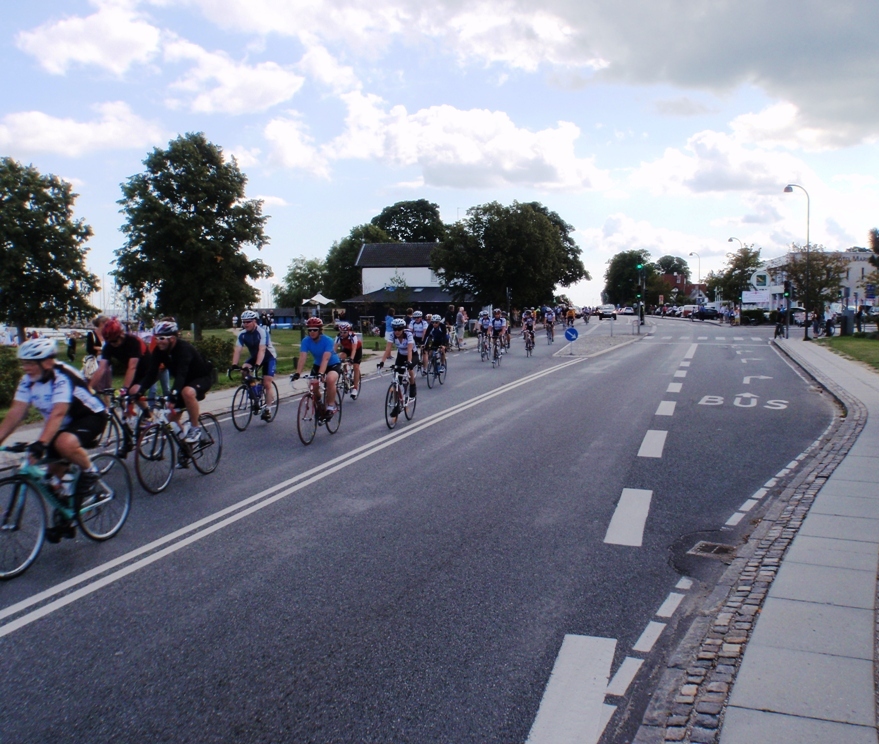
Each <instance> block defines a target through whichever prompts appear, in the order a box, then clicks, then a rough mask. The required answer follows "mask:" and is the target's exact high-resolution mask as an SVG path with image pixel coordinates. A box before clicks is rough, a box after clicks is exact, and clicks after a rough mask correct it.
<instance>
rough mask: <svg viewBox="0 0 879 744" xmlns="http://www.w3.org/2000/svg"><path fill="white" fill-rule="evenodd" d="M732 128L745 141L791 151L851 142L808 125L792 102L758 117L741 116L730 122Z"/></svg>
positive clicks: (768, 109) (809, 149) (771, 107)
mask: <svg viewBox="0 0 879 744" xmlns="http://www.w3.org/2000/svg"><path fill="white" fill-rule="evenodd" d="M730 128H731V129H732V131H733V134H734V135H735V136H736V138H737V139H739V140H740V141H742V142H752V143H754V144H757V145H760V146H761V147H784V148H787V149H789V150H800V149H802V150H807V151H816V150H826V149H830V148H835V147H837V146H839V145H840V144H843V143H844V141H845V139H847V137H846V136H845V135H843V137H842V141H840V134H841V133H840V132H839V131H833V130H828V129H821V128H817V127H810V126H807V125H805V124H804V123H803V117H802V116H801V114H800V111H799V109H798V108H797V107H796V106H795V105H794V104H792V103H778V104H775V105H773V106H769V107H768V108H765V109H763V111H760V112H758V113H756V114H755V113H748V114H742V115H741V116H737V117H736V118H735V119H733V120H732V122H730Z"/></svg>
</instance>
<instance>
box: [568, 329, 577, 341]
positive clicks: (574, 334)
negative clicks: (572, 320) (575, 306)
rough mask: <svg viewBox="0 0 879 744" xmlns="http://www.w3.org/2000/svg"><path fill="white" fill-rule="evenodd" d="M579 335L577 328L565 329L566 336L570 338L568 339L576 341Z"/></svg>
mask: <svg viewBox="0 0 879 744" xmlns="http://www.w3.org/2000/svg"><path fill="white" fill-rule="evenodd" d="M579 335H580V334H579V333H577V329H576V328H568V330H566V331H565V338H566V339H568V341H576V340H577V336H579Z"/></svg>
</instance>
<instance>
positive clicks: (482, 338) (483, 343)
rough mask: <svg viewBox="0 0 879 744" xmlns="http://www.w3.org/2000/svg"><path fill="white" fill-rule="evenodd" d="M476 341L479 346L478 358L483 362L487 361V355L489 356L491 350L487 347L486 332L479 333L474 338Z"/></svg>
mask: <svg viewBox="0 0 879 744" xmlns="http://www.w3.org/2000/svg"><path fill="white" fill-rule="evenodd" d="M476 343H477V345H478V347H479V358H480V359H481V360H482V361H483V362H487V361H488V359H489V357H490V356H491V350H490V349H489V343H488V336H487V334H485V333H480V334H479V336H478V337H477V339H476Z"/></svg>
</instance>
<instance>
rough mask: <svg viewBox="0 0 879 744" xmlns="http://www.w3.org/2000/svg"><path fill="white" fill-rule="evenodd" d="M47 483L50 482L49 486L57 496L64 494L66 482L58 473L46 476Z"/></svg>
mask: <svg viewBox="0 0 879 744" xmlns="http://www.w3.org/2000/svg"><path fill="white" fill-rule="evenodd" d="M46 483H48V484H49V488H51V489H52V493H54V494H55V495H56V496H64V484H63V483H62V482H61V479H60V478H59V477H58V476H57V475H50V476H49V477H48V478H46Z"/></svg>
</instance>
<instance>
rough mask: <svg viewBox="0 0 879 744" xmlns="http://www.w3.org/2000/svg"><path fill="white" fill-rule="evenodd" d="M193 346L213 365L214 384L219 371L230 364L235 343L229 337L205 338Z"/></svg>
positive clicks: (195, 342)
mask: <svg viewBox="0 0 879 744" xmlns="http://www.w3.org/2000/svg"><path fill="white" fill-rule="evenodd" d="M193 346H195V348H196V349H198V353H199V354H201V355H202V356H203V357H204V358H205V359H207V360H208V361H209V362H210V363H211V364H213V365H214V381H215V382H216V377H217V375H218V374H219V372H220V370H222V369H226V368H227V367H228V366H229V364H231V362H232V352H233V351H234V350H235V341H234V340H233V339H232V338H231V337H230V338H218V337H217V336H205V337H204V338H203V339H202V340H201V341H194V342H193Z"/></svg>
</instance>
